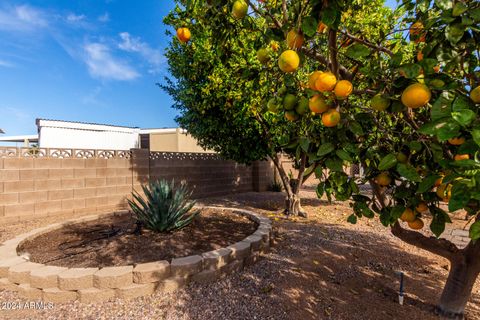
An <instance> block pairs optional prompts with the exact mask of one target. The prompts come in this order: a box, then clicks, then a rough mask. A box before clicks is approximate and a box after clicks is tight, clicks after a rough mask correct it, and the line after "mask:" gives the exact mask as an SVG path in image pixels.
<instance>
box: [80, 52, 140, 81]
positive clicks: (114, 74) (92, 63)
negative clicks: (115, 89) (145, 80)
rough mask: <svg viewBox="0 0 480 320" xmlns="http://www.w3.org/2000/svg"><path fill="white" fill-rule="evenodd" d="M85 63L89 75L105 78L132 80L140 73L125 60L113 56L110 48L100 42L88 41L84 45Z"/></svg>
mask: <svg viewBox="0 0 480 320" xmlns="http://www.w3.org/2000/svg"><path fill="white" fill-rule="evenodd" d="M84 50H85V63H86V64H87V67H88V71H89V72H90V75H91V76H92V77H95V78H101V79H107V80H121V81H125V80H133V79H136V78H138V77H139V76H140V74H139V73H138V72H137V71H136V70H135V69H133V68H132V67H131V66H129V65H128V64H127V63H126V62H124V61H122V60H120V59H118V58H116V57H114V56H113V55H112V54H111V52H110V48H109V47H108V46H106V45H105V44H102V43H88V44H86V45H85V46H84Z"/></svg>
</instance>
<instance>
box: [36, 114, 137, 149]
mask: <svg viewBox="0 0 480 320" xmlns="http://www.w3.org/2000/svg"><path fill="white" fill-rule="evenodd" d="M37 127H38V141H39V147H40V148H66V149H96V150H129V149H131V148H138V147H139V146H140V135H139V133H140V129H139V128H137V127H122V126H113V125H103V124H93V123H83V122H71V121H60V120H47V119H37Z"/></svg>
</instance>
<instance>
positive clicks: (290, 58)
mask: <svg viewBox="0 0 480 320" xmlns="http://www.w3.org/2000/svg"><path fill="white" fill-rule="evenodd" d="M299 65H300V57H299V56H298V54H297V53H296V52H295V51H293V50H286V51H284V52H282V54H281V55H280V57H279V58H278V67H279V68H280V70H282V71H283V72H294V71H295V70H297V68H298V66H299Z"/></svg>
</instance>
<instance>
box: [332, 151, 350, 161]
mask: <svg viewBox="0 0 480 320" xmlns="http://www.w3.org/2000/svg"><path fill="white" fill-rule="evenodd" d="M335 154H336V155H337V156H338V157H339V158H340V159H342V160H345V161H348V162H352V161H353V158H352V157H351V156H350V155H349V154H348V152H346V151H345V150H337V151H336V152H335Z"/></svg>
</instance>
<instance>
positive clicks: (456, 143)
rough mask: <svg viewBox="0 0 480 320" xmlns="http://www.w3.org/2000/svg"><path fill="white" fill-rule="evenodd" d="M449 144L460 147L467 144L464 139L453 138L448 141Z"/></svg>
mask: <svg viewBox="0 0 480 320" xmlns="http://www.w3.org/2000/svg"><path fill="white" fill-rule="evenodd" d="M448 143H450V144H451V145H452V146H460V145H462V144H464V143H465V138H464V137H458V138H451V139H448Z"/></svg>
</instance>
